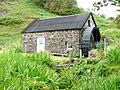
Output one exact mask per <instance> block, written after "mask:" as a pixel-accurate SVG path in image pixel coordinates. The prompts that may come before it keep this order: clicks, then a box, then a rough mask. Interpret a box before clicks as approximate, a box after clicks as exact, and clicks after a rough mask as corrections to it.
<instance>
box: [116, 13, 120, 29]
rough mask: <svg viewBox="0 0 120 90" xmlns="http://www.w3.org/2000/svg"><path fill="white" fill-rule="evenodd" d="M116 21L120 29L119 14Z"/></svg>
mask: <svg viewBox="0 0 120 90" xmlns="http://www.w3.org/2000/svg"><path fill="white" fill-rule="evenodd" d="M115 23H116V24H117V27H118V28H119V29H120V15H118V16H117V18H116V20H115Z"/></svg>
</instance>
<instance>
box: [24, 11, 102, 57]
mask: <svg viewBox="0 0 120 90" xmlns="http://www.w3.org/2000/svg"><path fill="white" fill-rule="evenodd" d="M99 41H100V32H99V29H98V27H97V25H96V22H95V19H94V17H93V15H92V13H82V14H77V15H70V16H62V17H56V18H50V19H42V20H41V19H36V20H34V21H33V22H32V23H31V24H29V25H28V26H27V27H26V28H25V29H24V30H23V31H22V44H23V48H24V51H25V53H36V52H39V51H41V50H47V51H49V52H51V53H58V54H65V53H66V52H69V51H72V52H76V53H79V52H80V49H81V50H82V55H84V56H88V52H89V50H91V49H92V48H95V46H96V43H97V42H99Z"/></svg>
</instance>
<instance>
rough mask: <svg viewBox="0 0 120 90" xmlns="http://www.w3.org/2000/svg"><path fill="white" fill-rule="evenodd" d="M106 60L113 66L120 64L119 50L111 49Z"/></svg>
mask: <svg viewBox="0 0 120 90" xmlns="http://www.w3.org/2000/svg"><path fill="white" fill-rule="evenodd" d="M107 58H108V60H109V61H110V62H111V63H113V64H120V48H112V49H111V50H109V52H108V54H107Z"/></svg>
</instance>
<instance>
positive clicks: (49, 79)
mask: <svg viewBox="0 0 120 90" xmlns="http://www.w3.org/2000/svg"><path fill="white" fill-rule="evenodd" d="M48 59H50V58H49V56H48V54H47V53H46V52H41V53H39V55H38V54H37V55H22V54H17V53H11V52H10V53H6V54H5V53H3V54H0V72H1V73H0V90H3V89H10V90H17V89H21V90H25V89H37V90H38V89H44V88H46V89H55V88H57V84H58V81H59V80H60V78H58V74H57V73H56V72H55V71H54V70H52V69H50V68H48V67H47V66H46V65H48ZM4 65H5V66H4ZM46 89H45V90H46Z"/></svg>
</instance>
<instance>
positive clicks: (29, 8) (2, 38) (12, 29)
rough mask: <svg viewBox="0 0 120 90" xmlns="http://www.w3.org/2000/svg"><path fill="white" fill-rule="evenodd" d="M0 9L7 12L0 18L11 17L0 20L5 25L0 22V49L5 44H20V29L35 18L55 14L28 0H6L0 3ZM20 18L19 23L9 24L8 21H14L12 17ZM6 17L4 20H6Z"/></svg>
mask: <svg viewBox="0 0 120 90" xmlns="http://www.w3.org/2000/svg"><path fill="white" fill-rule="evenodd" d="M0 9H7V11H8V13H7V14H6V15H5V16H1V17H0V18H4V17H6V18H7V19H8V17H12V18H10V19H8V21H6V22H5V20H4V21H2V20H1V21H0V22H2V23H5V25H2V24H0V32H1V33H0V49H2V48H3V47H5V45H8V44H10V45H11V46H12V45H14V44H17V45H21V31H22V30H23V29H24V28H25V27H26V26H27V25H28V24H29V23H30V22H31V21H32V20H33V19H35V18H48V17H49V18H50V17H55V16H57V15H55V14H52V13H49V12H48V11H46V10H44V9H43V8H40V7H38V6H35V5H34V4H33V3H31V2H30V1H29V0H17V1H14V0H13V1H11V0H7V1H6V2H5V3H2V4H0ZM16 17H17V18H18V19H22V20H23V22H21V23H20V24H12V25H8V24H9V23H10V24H11V22H10V21H13V22H14V21H15V20H16V19H15V20H14V18H16ZM7 19H6V20H7Z"/></svg>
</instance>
